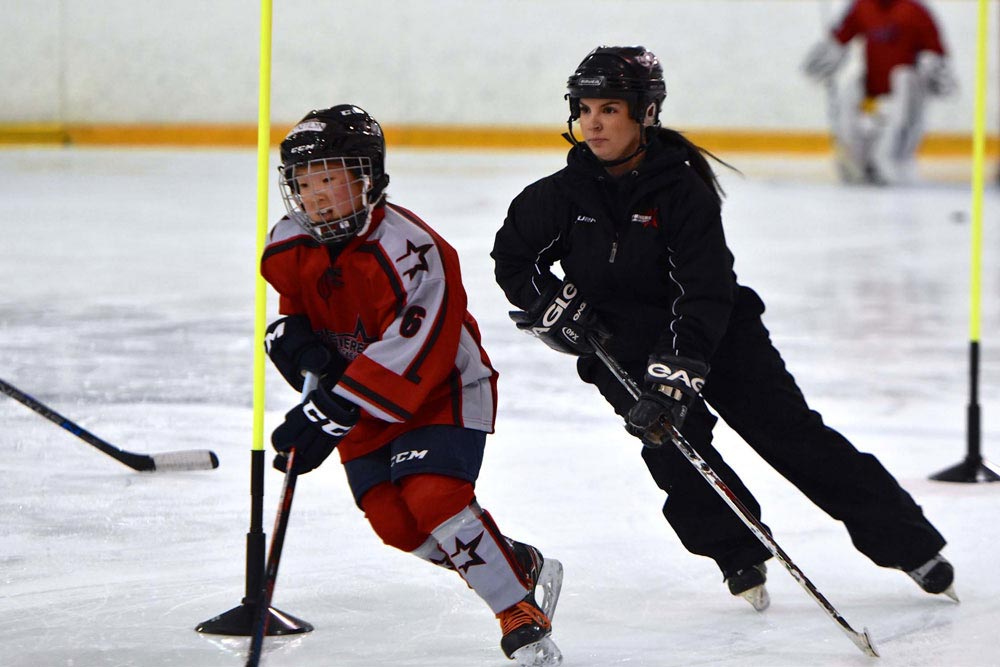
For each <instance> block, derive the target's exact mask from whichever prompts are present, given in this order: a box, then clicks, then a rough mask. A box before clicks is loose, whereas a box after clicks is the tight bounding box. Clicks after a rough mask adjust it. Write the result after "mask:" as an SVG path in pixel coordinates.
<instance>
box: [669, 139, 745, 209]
mask: <svg viewBox="0 0 1000 667" xmlns="http://www.w3.org/2000/svg"><path fill="white" fill-rule="evenodd" d="M657 129H658V130H659V133H660V138H661V139H662V140H663V142H664V143H665V144H667V145H668V146H669V145H673V146H679V147H681V148H683V149H684V150H685V151H686V152H687V156H688V163H690V165H691V168H692V169H694V171H695V173H696V174H698V176H699V178H701V180H702V181H704V182H705V185H707V186H708V188H709V189H710V190H711V191H712V192H713V193H714V194H715V200H716V202H717V203H718V204H719V205H720V206H721V205H722V199H723V198H724V197H725V196H726V191H725V190H723V189H722V186H721V185H720V184H719V179H718V177H717V176H716V175H715V171H714V170H713V169H712V165H711V164H709V162H708V159H707V158H712V159H713V160H715V161H716V162H718V163H719V164H721V165H723V166H724V167H728V168H729V169H732V170H733V171H735V172H736V173H740V170H739V169H737V168H736V167H734V166H733V165H731V164H729V163H728V162H726V161H724V160H721V159H719V158H718V157H716V156H715V155H713V154H712V152H711V151H709V150H706V149H704V148H702V147H701V146H698V145H697V144H695V143H693V142H692V141H691V140H690V139H688V138H687V137H685V136H684V135H683V134H681V133H680V132H678V131H677V130H671V129H670V128H667V127H660V128H657Z"/></svg>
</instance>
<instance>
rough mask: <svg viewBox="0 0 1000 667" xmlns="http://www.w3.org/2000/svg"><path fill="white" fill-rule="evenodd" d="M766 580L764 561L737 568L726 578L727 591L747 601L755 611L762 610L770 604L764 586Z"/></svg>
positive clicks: (769, 598)
mask: <svg viewBox="0 0 1000 667" xmlns="http://www.w3.org/2000/svg"><path fill="white" fill-rule="evenodd" d="M766 581H767V566H766V565H765V564H764V563H758V564H757V565H754V566H753V567H747V568H744V569H742V570H737V571H736V573H735V574H733V575H732V576H730V577H727V578H726V584H728V585H729V592H730V593H732V594H733V595H737V596H739V597H741V598H743V599H744V600H746V601H747V602H749V603H750V605H751V606H752V607H753V608H754V609H756V610H757V611H764V610H765V609H767V608H768V606H769V605H770V604H771V596H770V595H768V593H767V588H765V586H764V583H765V582H766Z"/></svg>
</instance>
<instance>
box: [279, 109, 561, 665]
mask: <svg viewBox="0 0 1000 667" xmlns="http://www.w3.org/2000/svg"><path fill="white" fill-rule="evenodd" d="M281 160H282V165H281V166H280V167H279V171H280V180H279V183H280V186H281V191H282V196H283V199H284V202H285V207H286V209H287V211H288V214H287V215H286V216H285V217H283V218H282V219H281V220H280V221H279V222H278V223H277V224H276V225H275V226H274V228H273V229H272V230H271V232H270V236H269V239H268V244H267V247H266V249H265V251H264V256H263V259H262V261H261V273H262V274H263V276H264V278H266V279H267V281H268V282H269V283H270V284H271V285H272V286H273V287H274V288H275V289H276V290H277V291H278V294H279V295H280V303H279V309H280V312H281V313H282V315H284V317H282V318H281V319H279V320H277V321H275V322H274V323H272V324H271V326H270V327H269V328H268V332H267V338H266V345H267V351H268V355H269V356H270V358H271V360H272V361H273V362H274V363H275V365H276V366H277V367H278V370H279V371H280V372H281V374H282V375H283V376H284V377H285V379H286V380H288V381H289V383H291V384H292V385H293V386H294V387H295V388H296V389H299V390H300V391H301V389H302V385H303V375H302V374H303V372H304V371H306V370H309V371H313V372H316V373H317V374H319V375H320V376H321V380H320V386H319V388H317V389H316V390H314V391H312V392H311V393H310V394H309V395H308V396H307V397H306V399H305V400H304V401H303V403H302V404H301V405H299V406H296V407H295V408H293V409H292V410H290V411H289V412H288V413H287V414H286V416H285V421H284V423H282V424H281V425H279V426H278V427H277V428H276V429H275V430H274V433H273V434H272V437H271V440H272V443H273V444H274V447H275V448H276V449H277V450H278V452H279V453H278V455H277V456H276V457H275V467H277V468H278V469H280V470H284V469H285V467H286V464H287V457H286V456H285V455H284V452H287V451H288V450H289V449H291V448H293V447H294V448H295V450H296V456H295V459H294V461H295V468H296V471H297V472H300V473H305V472H308V471H310V470H312V469H313V468H315V467H316V466H318V465H320V464H321V463H322V462H323V461H324V460H325V459H326V457H327V456H329V455H330V454H331V453H332V451H333V449H334V448H335V447H339V450H340V459H341V461H342V462H343V464H344V468H345V470H346V473H347V479H348V482H349V484H350V487H351V491H352V493H353V494H354V498H355V500H356V502H357V504H358V506H359V507H360V508H361V509H362V510H363V511H364V513H365V516H366V518H367V519H368V521H369V522H370V523H371V525H372V528H373V529H374V530H375V532H376V533H377V534H378V536H379V537H380V538H381V539H382V541H383V542H385V543H386V544H388V545H389V546H393V547H396V548H397V549H401V550H402V551H406V552H410V553H413V554H414V555H416V556H418V557H419V558H422V559H424V560H426V561H428V562H431V563H434V564H436V565H440V566H442V567H446V568H448V569H452V570H454V571H456V572H457V573H458V574H459V575H460V576H461V577H462V579H464V580H465V582H466V583H467V584H468V585H469V587H470V588H472V589H473V590H474V591H475V592H476V593H477V594H478V595H479V596H480V597H481V598H483V600H485V601H486V603H487V604H488V605H489V607H490V609H492V611H493V612H494V613H495V614H496V615H497V617H498V618H499V620H500V624H501V630H502V633H503V637H502V639H501V648H502V649H503V651H504V653H505V654H506V655H507V657H508V658H511V659H514V660H517V662H518V664H520V665H526V666H527V665H531V666H541V665H556V664H559V663H560V662H561V660H562V656H561V654H560V653H559V650H558V648H557V647H556V646H555V644H554V643H553V642H552V639H551V637H550V634H551V629H552V626H551V617H552V614H553V611H554V609H555V605H556V601H557V599H558V595H559V589H560V586H561V582H562V566H561V565H560V564H559V562H558V561H556V560H553V559H545V558H543V557H542V555H541V553H540V552H539V551H538V549H536V548H534V547H532V546H530V545H527V544H522V543H520V542H516V541H514V540H511V539H509V538H507V537H504V536H503V534H501V532H500V531H499V529H498V528H497V525H496V523H494V521H493V519H492V517H491V516H490V515H489V514H488V513H487V512H486V511H485V510H483V509H482V508H481V507H480V506H479V504H478V502H477V500H476V497H475V493H474V484H475V481H476V479H477V477H478V474H479V469H480V466H481V464H482V459H483V450H484V447H485V443H486V434H487V433H492V432H493V424H494V419H495V415H496V379H497V373H496V371H495V370H494V369H493V368H492V366H491V365H490V360H489V358H488V357H487V355H486V351H485V350H484V349H483V347H482V343H481V341H480V335H479V329H478V326H477V324H476V321H475V320H474V319H473V318H472V316H471V315H470V314H469V312H468V310H467V309H466V301H467V299H466V293H465V289H464V287H463V285H462V276H461V273H460V270H459V261H458V255H457V253H456V252H455V250H454V249H453V248H452V247H451V246H449V245H448V244H447V243H446V242H445V241H444V239H442V238H441V237H440V236H439V235H438V234H437V233H436V232H435V231H434V230H432V229H431V228H430V227H428V226H427V224H426V223H425V222H423V221H422V220H421V219H420V218H418V217H417V216H416V215H414V214H413V213H412V212H410V211H408V210H406V209H404V208H401V207H399V206H396V205H394V204H389V203H387V202H386V196H385V188H386V186H387V185H388V183H389V176H388V174H387V173H386V172H385V140H384V138H383V135H382V128H381V127H380V126H379V124H378V123H377V122H376V121H375V120H374V119H373V118H372V117H371V116H369V115H368V113H366V112H365V111H364V110H362V109H360V108H358V107H356V106H352V105H340V106H335V107H332V108H330V109H324V110H320V111H312V112H310V113H309V114H307V115H306V117H305V118H303V119H302V120H301V121H300V122H299V123H298V125H296V126H295V127H294V128H293V129H292V130H291V132H289V134H288V136H287V137H286V138H285V140H284V141H283V142H282V143H281ZM539 587H540V588H541V589H542V592H543V596H542V601H541V603H540V604H539V603H538V602H537V601H536V598H535V589H536V588H539Z"/></svg>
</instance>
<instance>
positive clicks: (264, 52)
mask: <svg viewBox="0 0 1000 667" xmlns="http://www.w3.org/2000/svg"><path fill="white" fill-rule="evenodd" d="M271 16H272V9H271V0H261V3H260V74H259V82H258V88H259V90H258V102H257V256H256V257H255V258H254V264H255V267H256V266H258V265H259V262H260V257H261V255H263V253H264V245H265V243H266V240H267V227H268V211H267V191H268V184H269V182H270V179H269V176H270V174H269V171H270V156H271ZM254 275H256V277H257V279H256V291H255V299H254V334H253V447H252V449H254V450H258V451H260V450H263V449H264V333H265V331H266V330H267V283H266V282H265V281H264V278H263V277H262V276H261V275H260V270H259V269H256V268H255V270H254Z"/></svg>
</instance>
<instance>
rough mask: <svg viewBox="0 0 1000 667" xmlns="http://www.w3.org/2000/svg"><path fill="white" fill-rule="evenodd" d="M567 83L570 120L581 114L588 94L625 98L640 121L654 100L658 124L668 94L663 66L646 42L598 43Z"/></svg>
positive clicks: (633, 115) (634, 116)
mask: <svg viewBox="0 0 1000 667" xmlns="http://www.w3.org/2000/svg"><path fill="white" fill-rule="evenodd" d="M566 87H567V89H568V90H569V92H568V93H566V99H568V100H569V121H570V124H572V122H573V121H574V120H576V119H577V118H579V117H580V99H581V98H585V97H593V98H601V99H615V100H625V101H626V103H627V104H628V108H629V115H630V116H631V117H632V118H633V119H635V121H636V122H637V123H639V124H640V125H642V124H644V120H645V117H646V110H647V109H648V108H649V105H650V104H655V105H656V110H655V111H654V116H653V121H654V124H655V123H656V122H658V119H659V115H660V105H661V104H662V103H663V100H664V98H666V96H667V87H666V84H665V83H664V81H663V67H661V66H660V61H659V60H658V59H657V57H656V55H654V54H653V53H652V52H651V51H647V50H646V48H645V47H644V46H599V47H597V48H596V49H594V50H593V51H591V52H590V53H588V54H587V57H586V58H584V59H583V61H582V62H581V63H580V64H579V65H578V66H577V68H576V71H575V72H573V74H572V76H570V77H569V80H568V81H567V82H566Z"/></svg>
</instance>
